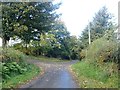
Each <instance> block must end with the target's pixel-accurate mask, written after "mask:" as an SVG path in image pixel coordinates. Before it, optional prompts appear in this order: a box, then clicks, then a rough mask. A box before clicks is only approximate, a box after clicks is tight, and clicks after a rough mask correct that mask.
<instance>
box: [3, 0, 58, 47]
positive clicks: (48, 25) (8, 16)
mask: <svg viewBox="0 0 120 90" xmlns="http://www.w3.org/2000/svg"><path fill="white" fill-rule="evenodd" d="M59 5H60V4H56V5H53V3H52V2H45V3H40V2H34V3H33V2H19V3H13V2H10V3H3V10H2V13H3V17H2V20H3V25H2V26H3V31H2V39H3V46H5V45H6V44H7V41H9V40H10V38H16V37H18V38H20V39H21V40H23V41H24V42H25V43H26V47H27V44H28V43H29V42H30V40H39V39H40V34H41V33H44V32H47V31H49V30H51V29H53V27H54V23H55V20H56V18H58V17H59V15H58V14H56V12H55V10H56V9H58V8H59Z"/></svg>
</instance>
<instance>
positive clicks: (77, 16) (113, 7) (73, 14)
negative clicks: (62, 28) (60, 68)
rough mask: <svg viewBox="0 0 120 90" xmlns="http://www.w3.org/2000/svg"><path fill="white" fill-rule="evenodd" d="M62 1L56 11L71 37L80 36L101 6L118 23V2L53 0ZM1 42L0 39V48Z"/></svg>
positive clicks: (106, 0)
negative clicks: (106, 9) (104, 7)
mask: <svg viewBox="0 0 120 90" xmlns="http://www.w3.org/2000/svg"><path fill="white" fill-rule="evenodd" d="M54 1H55V2H59V1H62V5H61V6H60V9H59V10H58V12H59V13H62V16H61V19H62V20H63V21H64V23H65V25H66V27H67V30H68V31H69V32H70V33H71V35H76V36H77V37H78V36H80V35H81V33H82V31H83V30H84V28H85V27H86V25H87V24H88V23H89V22H90V21H92V18H93V17H94V15H95V13H97V12H98V10H99V9H101V8H102V7H103V6H106V7H107V8H108V11H109V12H110V13H112V14H113V15H114V16H115V18H114V19H115V22H116V23H117V22H118V2H119V1H120V0H54ZM1 45H2V40H1V39H0V46H1Z"/></svg>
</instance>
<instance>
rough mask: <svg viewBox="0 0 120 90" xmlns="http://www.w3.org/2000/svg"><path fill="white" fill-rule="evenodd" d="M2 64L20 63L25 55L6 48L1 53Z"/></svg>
mask: <svg viewBox="0 0 120 90" xmlns="http://www.w3.org/2000/svg"><path fill="white" fill-rule="evenodd" d="M3 57H4V58H3V60H2V61H3V62H12V61H15V62H22V61H23V60H24V57H25V55H24V54H23V53H22V52H20V51H18V50H14V49H12V48H7V50H6V52H5V53H3Z"/></svg>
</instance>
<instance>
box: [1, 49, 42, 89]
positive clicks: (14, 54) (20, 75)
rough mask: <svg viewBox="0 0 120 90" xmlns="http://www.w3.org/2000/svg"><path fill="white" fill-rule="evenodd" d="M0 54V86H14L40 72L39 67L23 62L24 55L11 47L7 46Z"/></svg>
mask: <svg viewBox="0 0 120 90" xmlns="http://www.w3.org/2000/svg"><path fill="white" fill-rule="evenodd" d="M1 51H2V52H4V53H5V54H4V53H3V54H1V57H2V63H0V68H1V70H0V73H1V74H2V75H1V76H2V82H1V83H2V84H1V85H2V88H14V87H16V86H17V85H19V84H22V83H24V82H26V81H27V80H30V79H31V78H33V77H35V76H37V75H38V74H39V73H40V71H41V70H40V68H38V67H37V66H35V65H33V64H28V63H27V62H25V57H26V56H25V55H24V54H23V53H22V52H20V51H18V50H14V49H13V48H7V50H6V51H3V50H1Z"/></svg>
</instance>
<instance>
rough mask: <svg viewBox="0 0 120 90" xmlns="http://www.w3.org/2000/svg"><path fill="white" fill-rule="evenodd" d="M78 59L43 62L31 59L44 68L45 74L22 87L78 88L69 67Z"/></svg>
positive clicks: (30, 61) (31, 61)
mask: <svg viewBox="0 0 120 90" xmlns="http://www.w3.org/2000/svg"><path fill="white" fill-rule="evenodd" d="M76 62H77V61H76V60H73V61H70V62H41V61H39V60H29V63H34V64H36V65H37V66H39V67H42V68H43V69H44V74H43V75H42V76H39V77H38V78H37V79H35V80H32V81H31V82H30V83H28V84H26V85H22V86H20V88H77V87H78V86H77V84H76V82H75V80H74V79H73V76H72V75H71V73H70V72H69V70H68V68H69V66H70V65H71V64H74V63H76Z"/></svg>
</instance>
